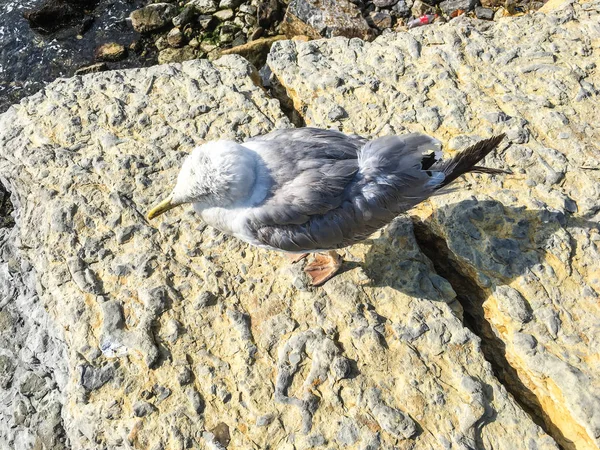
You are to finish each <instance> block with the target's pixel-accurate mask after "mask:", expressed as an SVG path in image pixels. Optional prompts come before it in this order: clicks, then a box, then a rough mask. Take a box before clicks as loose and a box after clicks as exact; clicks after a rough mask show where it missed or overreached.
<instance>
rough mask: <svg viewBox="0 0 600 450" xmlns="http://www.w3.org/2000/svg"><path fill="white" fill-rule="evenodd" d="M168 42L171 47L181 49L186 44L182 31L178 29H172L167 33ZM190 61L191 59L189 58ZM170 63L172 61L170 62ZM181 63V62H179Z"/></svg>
mask: <svg viewBox="0 0 600 450" xmlns="http://www.w3.org/2000/svg"><path fill="white" fill-rule="evenodd" d="M167 42H168V43H169V45H170V46H171V47H175V48H177V47H181V46H182V45H183V44H184V43H185V37H184V36H183V33H182V32H181V30H180V29H179V28H177V27H175V28H172V29H171V31H169V32H168V33H167ZM188 59H189V58H188ZM168 62H170V61H168ZM179 62H181V61H179Z"/></svg>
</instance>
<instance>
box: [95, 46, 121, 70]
mask: <svg viewBox="0 0 600 450" xmlns="http://www.w3.org/2000/svg"><path fill="white" fill-rule="evenodd" d="M125 56H127V50H126V49H125V47H124V46H122V45H121V44H117V43H116V42H109V43H108V44H102V45H101V46H100V47H98V48H97V49H96V51H95V52H94V57H95V58H96V59H97V60H100V61H119V60H121V59H123V58H125ZM88 73H90V72H88Z"/></svg>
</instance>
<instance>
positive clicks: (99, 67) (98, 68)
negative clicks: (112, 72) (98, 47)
mask: <svg viewBox="0 0 600 450" xmlns="http://www.w3.org/2000/svg"><path fill="white" fill-rule="evenodd" d="M104 70H108V66H107V65H106V63H103V62H101V63H96V64H92V65H89V66H85V67H80V68H79V69H77V70H76V71H75V75H87V74H88V73H98V72H103V71H104Z"/></svg>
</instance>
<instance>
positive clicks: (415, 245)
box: [362, 199, 599, 448]
mask: <svg viewBox="0 0 600 450" xmlns="http://www.w3.org/2000/svg"><path fill="white" fill-rule="evenodd" d="M598 228H599V224H598V222H596V221H590V220H586V219H583V218H579V217H575V216H572V215H568V214H564V213H561V212H556V211H549V210H546V209H544V210H541V209H540V210H531V209H526V208H525V207H511V206H506V205H504V204H502V203H501V202H499V201H496V200H484V201H479V200H476V199H469V200H464V201H461V202H458V203H455V204H451V205H447V206H443V207H441V208H438V209H436V210H435V211H434V212H433V213H432V215H431V216H430V217H428V218H426V219H422V218H419V217H416V216H413V217H410V216H408V215H405V216H401V217H399V218H397V219H396V220H395V221H394V222H392V223H391V224H390V226H388V227H387V228H386V229H385V230H384V231H383V232H382V234H381V236H380V237H379V238H376V239H374V240H373V241H372V245H371V247H370V249H369V251H368V252H367V254H366V256H365V260H364V263H363V264H362V268H363V270H364V271H365V273H366V274H367V276H368V277H369V279H370V280H371V281H370V285H371V286H380V287H382V286H388V287H391V288H393V289H395V290H397V291H399V292H402V293H404V294H406V295H409V296H411V297H414V298H421V299H427V300H431V301H444V302H447V301H448V299H449V298H452V296H453V294H454V293H455V294H456V299H457V300H458V301H459V303H460V304H461V306H462V310H463V313H462V316H461V317H460V319H462V321H463V324H464V325H465V326H466V327H467V328H469V329H470V330H471V331H472V332H473V333H474V334H476V335H478V336H479V337H480V338H481V350H482V352H483V354H484V357H485V358H486V360H487V361H488V362H490V364H491V366H492V370H493V372H494V375H495V376H496V378H497V379H498V380H499V381H500V382H501V383H502V384H503V385H504V386H505V387H506V389H507V390H508V391H509V392H510V393H511V394H512V395H513V398H514V399H515V400H516V401H517V403H518V404H519V405H520V406H521V407H522V408H523V409H524V410H525V411H526V412H527V413H528V414H529V415H530V416H531V417H532V419H533V420H534V422H535V423H536V424H537V425H539V426H540V427H542V428H543V429H544V430H545V431H546V432H547V433H548V434H550V435H551V436H552V437H553V438H554V439H555V440H557V442H560V443H562V444H566V447H567V448H568V447H569V442H570V441H569V440H568V439H566V438H565V436H564V435H563V434H562V432H561V431H560V429H559V428H558V427H557V426H556V425H555V424H554V423H553V422H552V421H551V420H550V418H549V417H548V415H547V414H545V413H544V409H543V407H542V405H541V404H540V402H539V400H538V398H537V397H536V396H535V394H534V393H533V391H531V390H530V389H529V388H528V387H527V386H525V385H524V384H523V383H522V381H521V379H520V377H519V375H518V373H517V371H516V370H515V369H514V368H513V367H512V366H511V364H510V363H509V361H508V359H507V357H506V343H505V342H504V341H503V340H502V339H500V338H499V337H498V336H497V334H496V333H495V331H494V329H493V328H492V325H491V324H490V322H489V321H488V320H487V319H486V317H485V313H484V307H483V305H484V302H485V301H486V300H487V298H488V296H489V293H488V291H487V290H486V289H485V288H484V287H482V286H485V287H490V288H493V287H494V286H499V285H507V284H509V283H510V282H511V281H513V280H514V279H516V278H518V277H533V278H534V279H535V278H537V277H536V275H535V274H536V273H538V274H539V273H540V272H544V273H545V274H546V275H545V276H550V277H553V276H555V274H554V273H553V270H554V269H553V268H552V265H551V264H545V263H546V260H548V259H549V258H552V259H553V260H554V261H555V262H556V261H558V262H559V265H562V266H563V267H564V268H565V269H564V270H566V271H567V273H568V271H569V270H571V260H572V258H573V257H574V254H575V251H576V248H577V243H576V240H575V238H574V237H573V236H574V234H575V233H586V234H588V235H589V230H591V229H595V230H598ZM423 255H425V256H426V258H425V257H423ZM459 260H460V264H459V263H458V261H459ZM554 265H555V266H556V264H554ZM432 269H433V270H432ZM432 272H433V274H432ZM526 279H527V278H526ZM591 293H592V295H594V293H595V295H596V296H597V295H598V293H597V292H595V291H591ZM523 300H524V302H525V307H526V309H527V311H528V313H529V314H530V315H532V314H533V311H532V309H533V308H532V305H530V304H529V303H528V302H527V300H526V299H523ZM491 398H493V395H492V397H491ZM491 398H490V402H489V404H488V405H487V406H486V414H485V416H484V418H482V423H480V424H479V426H478V427H476V428H475V431H474V432H475V435H474V437H473V439H474V441H475V442H476V443H481V442H482V429H483V427H484V426H485V424H487V423H489V422H491V421H494V420H495V417H496V415H497V413H496V411H494V409H493V407H492V403H491Z"/></svg>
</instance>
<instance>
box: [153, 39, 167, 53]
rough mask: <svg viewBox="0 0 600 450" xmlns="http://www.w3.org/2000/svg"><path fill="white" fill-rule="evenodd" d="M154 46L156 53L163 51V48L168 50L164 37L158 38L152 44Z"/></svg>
mask: <svg viewBox="0 0 600 450" xmlns="http://www.w3.org/2000/svg"><path fill="white" fill-rule="evenodd" d="M154 45H155V46H156V49H157V50H158V51H161V50H164V49H165V48H169V42H168V41H167V38H166V37H165V36H161V37H159V38H158V39H157V40H156V41H155V42H154Z"/></svg>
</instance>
